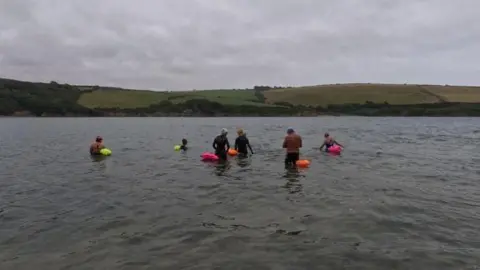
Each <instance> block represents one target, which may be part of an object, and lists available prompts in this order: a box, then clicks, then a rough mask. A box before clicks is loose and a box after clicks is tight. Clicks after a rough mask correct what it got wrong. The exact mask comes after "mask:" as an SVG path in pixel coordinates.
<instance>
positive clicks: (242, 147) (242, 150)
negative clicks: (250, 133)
mask: <svg viewBox="0 0 480 270" xmlns="http://www.w3.org/2000/svg"><path fill="white" fill-rule="evenodd" d="M237 134H238V137H237V139H235V150H237V151H238V153H239V154H241V155H244V156H246V155H248V149H247V146H248V148H249V149H250V152H251V153H252V155H253V150H252V146H251V145H250V142H249V141H248V138H247V134H246V133H245V132H244V131H243V129H239V130H237Z"/></svg>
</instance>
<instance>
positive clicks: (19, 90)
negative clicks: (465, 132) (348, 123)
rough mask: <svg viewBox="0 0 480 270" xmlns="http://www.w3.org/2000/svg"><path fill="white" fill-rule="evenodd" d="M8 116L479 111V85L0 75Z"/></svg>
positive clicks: (0, 105)
mask: <svg viewBox="0 0 480 270" xmlns="http://www.w3.org/2000/svg"><path fill="white" fill-rule="evenodd" d="M0 115H3V116H9V117H315V116H372V117H373V116H379V117H384V116H400V117H405V116H409V117H417V116H418V117H424V116H430V117H450V116H464V117H477V116H480V87H474V86H450V85H445V86H440V85H408V84H405V85H398V84H336V85H319V86H309V87H280V86H273V87H270V86H255V87H253V88H247V89H226V90H201V91H196V90H192V91H176V92H173V91H145V90H131V89H122V88H114V87H101V86H85V85H83V86H75V85H69V84H59V83H57V82H54V81H52V82H50V83H37V82H25V81H18V80H11V79H1V78H0Z"/></svg>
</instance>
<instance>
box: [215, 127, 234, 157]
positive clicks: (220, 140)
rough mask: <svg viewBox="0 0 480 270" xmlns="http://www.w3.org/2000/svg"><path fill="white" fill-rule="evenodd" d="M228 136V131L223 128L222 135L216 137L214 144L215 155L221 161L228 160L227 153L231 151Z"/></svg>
mask: <svg viewBox="0 0 480 270" xmlns="http://www.w3.org/2000/svg"><path fill="white" fill-rule="evenodd" d="M227 134H228V130H227V129H226V128H223V129H222V132H221V134H220V135H218V136H217V137H215V139H214V140H213V144H212V146H213V149H215V155H217V157H218V158H220V159H221V160H227V152H228V149H230V143H229V142H228V138H227Z"/></svg>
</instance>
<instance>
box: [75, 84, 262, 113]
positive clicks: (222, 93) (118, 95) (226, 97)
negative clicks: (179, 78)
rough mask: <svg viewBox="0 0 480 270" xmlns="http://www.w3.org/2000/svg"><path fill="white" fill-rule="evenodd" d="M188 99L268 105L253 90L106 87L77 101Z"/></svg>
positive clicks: (123, 103)
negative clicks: (128, 88)
mask: <svg viewBox="0 0 480 270" xmlns="http://www.w3.org/2000/svg"><path fill="white" fill-rule="evenodd" d="M190 99H207V100H209V101H216V102H219V103H222V104H229V105H254V106H269V104H262V103H259V102H258V98H257V97H256V96H255V92H254V91H253V90H205V91H181V92H154V91H141V90H123V89H116V90H113V89H108V90H103V89H101V90H97V91H93V92H86V93H83V94H82V95H81V97H80V99H79V101H78V103H79V104H81V105H83V106H85V107H87V108H113V107H119V108H141V107H148V106H149V105H152V104H155V103H159V102H161V101H164V100H170V101H171V102H172V103H181V102H184V101H186V100H190Z"/></svg>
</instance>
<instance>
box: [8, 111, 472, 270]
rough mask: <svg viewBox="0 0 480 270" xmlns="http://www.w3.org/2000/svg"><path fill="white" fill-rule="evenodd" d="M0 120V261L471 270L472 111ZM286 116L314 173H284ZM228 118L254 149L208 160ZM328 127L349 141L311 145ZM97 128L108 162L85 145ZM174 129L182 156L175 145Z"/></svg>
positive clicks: (73, 265) (27, 265) (52, 265)
mask: <svg viewBox="0 0 480 270" xmlns="http://www.w3.org/2000/svg"><path fill="white" fill-rule="evenodd" d="M265 123H268V124H265ZM0 126H1V128H0V149H1V151H0V161H1V162H0V250H1V252H0V266H1V267H0V269H20V270H23V269H28V270H30V269H35V268H38V269H135V270H137V269H289V270H290V269H369V270H376V269H378V270H380V269H381V270H385V269H436V270H440V269H475V267H477V268H478V263H479V261H480V256H479V255H478V254H480V247H479V245H478V243H480V236H479V234H478V225H479V220H480V211H478V209H479V207H480V182H479V181H478V175H479V171H480V170H479V166H478V161H480V152H479V151H478V147H476V146H477V145H478V139H479V135H480V133H478V126H480V122H479V120H477V119H469V118H357V117H340V118H339V117H318V118H300V119H299V118H268V119H267V118H225V119H221V118H209V119H206V118H205V119H203V118H140V119H135V118H118V119H116V118H95V119H93V118H92V119H88V118H82V119H68V118H56V119H55V118H51V119H48V118H42V119H40V118H39V119H12V118H2V119H0ZM289 126H293V127H294V128H295V130H296V131H297V132H299V133H300V135H302V137H303V139H304V142H303V144H304V147H303V149H302V151H301V156H300V158H301V159H308V160H310V161H311V164H310V167H309V168H306V169H300V168H287V169H285V167H284V158H285V154H284V149H282V147H281V143H282V140H283V138H284V136H285V131H286V128H287V127H289ZM223 127H226V128H229V129H235V128H237V127H242V128H244V129H248V130H249V140H250V142H251V143H252V146H253V148H254V150H255V154H254V155H251V156H248V157H246V158H242V157H240V156H237V157H229V160H228V161H227V162H225V163H218V164H216V163H206V162H202V161H201V160H200V155H201V153H203V152H205V151H211V138H213V137H214V136H216V135H217V133H218V132H219V131H220V130H221V128H223ZM326 131H328V132H329V133H330V134H332V135H333V136H334V137H335V138H336V139H338V141H340V142H341V143H342V144H344V145H345V146H346V148H345V150H344V151H343V152H342V154H341V155H339V156H334V155H331V154H328V153H325V152H320V151H319V150H318V147H319V146H320V145H321V143H322V140H323V133H324V132H326ZM97 135H102V136H103V137H104V138H105V141H106V143H108V146H109V148H110V149H112V151H113V155H112V156H109V157H103V156H97V157H90V156H89V155H88V154H85V153H88V147H89V145H90V141H91V140H92V139H93V138H95V136H97ZM183 137H188V139H189V146H190V147H189V149H188V151H186V152H179V151H173V145H175V144H177V143H178V138H183ZM193 138H200V139H198V140H195V139H193ZM230 139H233V138H230Z"/></svg>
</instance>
